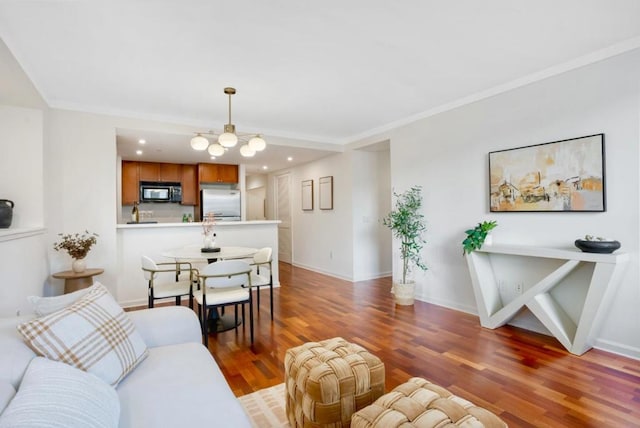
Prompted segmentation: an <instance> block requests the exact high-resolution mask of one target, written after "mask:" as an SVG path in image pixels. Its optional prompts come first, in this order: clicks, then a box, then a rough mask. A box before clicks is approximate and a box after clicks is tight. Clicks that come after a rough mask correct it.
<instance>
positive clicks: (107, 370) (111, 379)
mask: <svg viewBox="0 0 640 428" xmlns="http://www.w3.org/2000/svg"><path fill="white" fill-rule="evenodd" d="M18 331H19V332H20V334H22V336H23V337H24V338H25V340H26V342H27V344H28V345H29V346H30V347H31V348H32V349H33V350H34V351H35V352H36V353H37V354H39V355H42V356H45V357H47V358H49V359H50V360H55V361H60V362H63V363H67V364H69V365H71V366H73V367H76V368H78V369H81V370H84V371H87V372H89V373H93V374H94V375H96V376H98V377H99V378H100V379H102V380H104V381H105V382H107V383H108V384H110V385H112V386H114V387H115V386H116V385H117V384H118V382H120V381H121V380H122V379H123V378H124V377H125V376H126V375H127V374H128V373H129V372H131V370H133V369H134V368H135V366H136V365H138V364H139V363H140V362H141V361H142V360H143V359H144V358H145V357H146V356H147V353H148V351H147V346H146V344H145V343H144V341H143V340H142V338H141V337H140V335H139V334H138V332H136V330H135V328H134V326H133V323H132V322H131V320H130V319H129V317H127V315H126V314H125V313H124V311H123V310H122V308H121V307H120V305H118V303H117V302H116V301H115V300H114V299H113V297H112V296H111V294H109V291H108V290H107V289H106V288H105V287H104V286H103V285H102V284H100V283H96V284H95V285H93V286H92V287H91V290H90V291H89V292H88V293H87V294H86V295H85V296H84V297H82V298H81V299H79V300H78V301H76V302H75V303H73V304H72V305H70V306H68V307H66V308H65V309H62V310H60V311H58V312H54V313H52V314H49V315H46V316H44V317H41V318H36V319H34V320H31V321H29V322H26V323H24V324H20V325H18Z"/></svg>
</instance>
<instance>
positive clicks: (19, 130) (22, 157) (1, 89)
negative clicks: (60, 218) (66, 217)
mask: <svg viewBox="0 0 640 428" xmlns="http://www.w3.org/2000/svg"><path fill="white" fill-rule="evenodd" d="M46 115H47V111H46V104H45V102H44V100H43V99H42V97H40V94H39V93H38V91H37V90H36V88H35V87H34V86H33V84H32V83H31V81H30V80H29V78H28V77H27V76H26V74H25V73H24V71H23V70H22V68H21V67H20V66H19V65H18V63H17V62H16V61H15V58H14V57H13V55H12V54H11V52H9V50H8V49H7V46H6V45H5V44H4V42H3V41H2V40H0V141H1V142H2V143H0V144H1V147H2V157H0V199H9V200H12V201H13V202H14V203H15V208H14V211H13V221H12V224H11V227H10V228H9V229H0V316H11V315H15V314H16V312H17V311H21V312H23V313H26V312H29V311H30V305H28V304H27V300H26V296H28V295H42V294H45V293H50V290H47V289H46V279H47V276H48V272H49V266H48V261H47V258H46V257H45V255H46V245H47V244H46V243H45V239H44V237H43V234H44V203H43V189H44V184H43V171H42V168H43V144H44V142H45V133H44V127H45V126H46V125H45V124H46Z"/></svg>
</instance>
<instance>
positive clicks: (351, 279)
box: [291, 262, 353, 282]
mask: <svg viewBox="0 0 640 428" xmlns="http://www.w3.org/2000/svg"><path fill="white" fill-rule="evenodd" d="M291 264H292V265H293V266H295V267H299V268H302V269H306V270H310V271H311V272H317V273H321V274H323V275H327V276H331V277H333V278H338V279H344V280H345V281H351V282H353V278H352V277H350V276H344V275H339V274H337V273H335V272H329V271H326V270H323V269H318V268H316V267H314V266H308V265H305V264H303V263H298V262H292V263H291Z"/></svg>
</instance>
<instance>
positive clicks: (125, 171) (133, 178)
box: [122, 161, 140, 205]
mask: <svg viewBox="0 0 640 428" xmlns="http://www.w3.org/2000/svg"><path fill="white" fill-rule="evenodd" d="M139 182H140V177H139V175H138V162H131V161H122V205H133V203H134V202H138V201H139V197H140V190H139Z"/></svg>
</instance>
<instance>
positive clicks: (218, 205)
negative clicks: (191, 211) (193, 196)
mask: <svg viewBox="0 0 640 428" xmlns="http://www.w3.org/2000/svg"><path fill="white" fill-rule="evenodd" d="M210 212H212V213H213V215H214V217H215V219H216V221H240V191H239V190H227V189H203V190H201V191H200V218H201V219H202V218H204V216H205V215H206V214H208V213H210Z"/></svg>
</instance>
